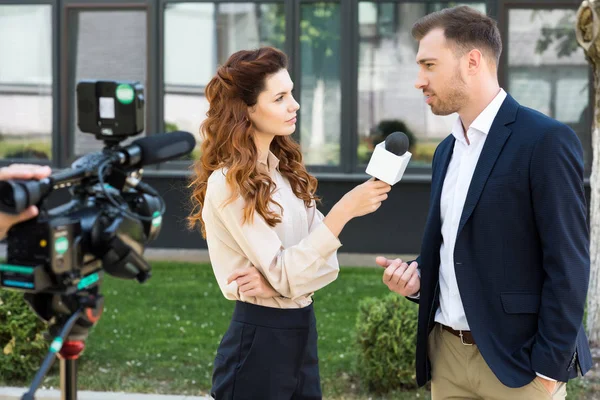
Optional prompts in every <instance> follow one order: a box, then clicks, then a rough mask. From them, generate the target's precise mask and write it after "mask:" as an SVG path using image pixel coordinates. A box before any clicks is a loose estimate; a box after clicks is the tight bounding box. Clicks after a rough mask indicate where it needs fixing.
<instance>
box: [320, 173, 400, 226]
mask: <svg viewBox="0 0 600 400" xmlns="http://www.w3.org/2000/svg"><path fill="white" fill-rule="evenodd" d="M391 189H392V187H391V186H390V185H388V184H387V183H385V182H383V181H379V180H375V178H371V179H369V180H368V181H366V182H364V183H361V184H360V185H358V186H357V187H355V188H354V189H352V190H351V191H349V192H348V193H346V194H345V195H344V197H342V198H341V199H340V201H338V202H337V203H335V205H334V206H333V207H332V208H331V211H329V214H327V216H326V217H325V219H324V220H323V222H324V223H325V225H327V227H328V228H329V230H330V231H331V233H333V234H334V235H335V236H336V237H337V236H339V235H340V233H341V232H342V229H344V226H345V225H346V223H348V221H350V220H351V219H352V218H355V217H362V216H363V215H367V214H370V213H372V212H375V211H377V209H378V208H379V207H381V202H382V201H384V200H385V199H387V197H388V195H387V193H388V192H389V191H390V190H391Z"/></svg>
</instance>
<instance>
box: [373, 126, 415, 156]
mask: <svg viewBox="0 0 600 400" xmlns="http://www.w3.org/2000/svg"><path fill="white" fill-rule="evenodd" d="M393 132H404V133H405V134H406V136H407V137H408V143H409V145H410V147H409V148H410V151H411V152H412V149H413V148H414V146H415V145H416V144H417V137H416V135H415V134H414V133H413V131H412V130H410V129H409V127H408V126H407V125H406V124H405V123H404V121H401V120H399V119H384V120H381V121H379V123H378V124H377V126H376V127H375V128H374V129H372V130H371V136H372V137H373V144H377V143H380V142H382V141H384V140H385V138H386V137H388V135H389V134H390V133H393Z"/></svg>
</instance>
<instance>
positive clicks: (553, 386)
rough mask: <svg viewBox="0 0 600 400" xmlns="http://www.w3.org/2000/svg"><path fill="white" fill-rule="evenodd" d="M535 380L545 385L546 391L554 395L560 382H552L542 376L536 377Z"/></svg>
mask: <svg viewBox="0 0 600 400" xmlns="http://www.w3.org/2000/svg"><path fill="white" fill-rule="evenodd" d="M535 379H537V380H539V382H540V383H541V384H542V385H544V387H545V388H546V390H547V391H548V393H550V394H553V393H554V390H555V389H556V385H558V382H556V381H551V380H548V379H544V378H542V377H541V376H539V375H538V376H536V377H535Z"/></svg>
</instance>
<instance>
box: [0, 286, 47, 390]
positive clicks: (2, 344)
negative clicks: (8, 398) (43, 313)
mask: <svg viewBox="0 0 600 400" xmlns="http://www.w3.org/2000/svg"><path fill="white" fill-rule="evenodd" d="M45 329H46V325H45V324H44V323H43V322H42V321H41V320H40V319H39V318H38V317H37V316H36V315H35V314H34V313H33V311H32V310H31V309H30V308H29V306H28V305H27V303H26V302H25V300H24V299H23V294H22V293H18V292H14V291H10V290H0V351H1V352H2V353H0V376H1V377H2V379H3V380H4V381H5V382H22V381H25V380H28V379H30V378H31V377H32V376H33V375H34V374H35V372H36V371H37V370H38V369H39V368H40V366H41V363H42V360H43V359H44V356H45V355H46V352H47V351H48V345H49V343H48V341H46V340H45V339H44V338H43V336H42V332H43V331H44V330H45Z"/></svg>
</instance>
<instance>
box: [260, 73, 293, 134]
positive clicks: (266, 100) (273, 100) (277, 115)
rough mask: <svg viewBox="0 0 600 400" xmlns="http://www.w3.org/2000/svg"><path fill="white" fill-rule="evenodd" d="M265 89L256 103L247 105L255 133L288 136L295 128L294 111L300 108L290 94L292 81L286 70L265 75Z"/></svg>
mask: <svg viewBox="0 0 600 400" xmlns="http://www.w3.org/2000/svg"><path fill="white" fill-rule="evenodd" d="M265 83H266V85H265V90H264V91H263V92H261V93H260V94H259V95H258V100H257V102H256V104H255V105H254V106H252V107H248V114H249V116H250V121H252V124H253V125H254V127H255V129H256V134H257V135H266V136H270V137H275V136H288V135H291V134H292V133H294V131H295V130H296V112H297V111H298V109H299V108H300V105H299V104H298V102H297V101H296V100H295V99H294V96H292V89H293V88H294V83H293V82H292V79H291V78H290V74H289V73H288V71H287V70H285V69H282V70H280V71H279V72H276V73H274V74H273V75H271V76H269V77H267V79H266V82H265Z"/></svg>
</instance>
